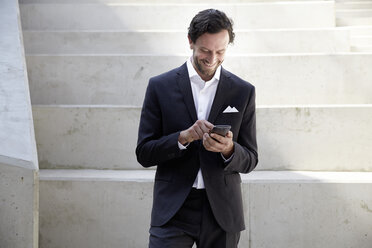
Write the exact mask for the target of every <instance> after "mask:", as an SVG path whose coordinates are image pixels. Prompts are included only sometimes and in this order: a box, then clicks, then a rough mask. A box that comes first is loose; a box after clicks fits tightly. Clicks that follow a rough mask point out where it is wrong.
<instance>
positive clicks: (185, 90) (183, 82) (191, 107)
mask: <svg viewBox="0 0 372 248" xmlns="http://www.w3.org/2000/svg"><path fill="white" fill-rule="evenodd" d="M177 74H178V78H177V83H178V86H179V87H180V89H181V93H182V95H183V100H184V101H185V104H186V106H187V109H188V111H189V114H190V116H191V119H192V121H193V122H196V121H197V119H198V117H197V115H196V110H195V103H194V98H193V96H192V90H191V84H190V78H189V73H188V72H187V67H186V63H185V64H183V65H182V66H181V67H180V69H179V70H178V72H177Z"/></svg>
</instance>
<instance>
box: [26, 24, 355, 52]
mask: <svg viewBox="0 0 372 248" xmlns="http://www.w3.org/2000/svg"><path fill="white" fill-rule="evenodd" d="M235 34H236V36H235V42H234V45H232V46H231V47H230V48H229V52H230V53H303V52H309V53H313V52H315V53H316V52H323V53H334V52H349V51H350V44H349V31H348V30H346V29H334V28H333V29H275V30H246V31H237V32H236V33H235ZM23 39H24V44H25V51H26V54H82V53H83V54H118V53H126V54H144V53H146V54H162V53H164V52H166V53H171V54H179V53H188V52H189V51H190V48H189V45H188V40H187V32H184V31H183V30H182V31H165V30H164V31H104V32H103V31H99V32H98V31H97V32H96V31H24V32H23ZM170 41H171V44H170Z"/></svg>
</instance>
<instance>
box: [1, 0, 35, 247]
mask: <svg viewBox="0 0 372 248" xmlns="http://www.w3.org/2000/svg"><path fill="white" fill-rule="evenodd" d="M0 223H1V225H0V247H4V248H8V247H11V248H25V247H27V248H28V247H33V248H36V247H38V162H37V152H36V142H35V135H34V127H33V120H32V112H31V102H30V94H29V88H28V80H27V72H26V65H25V56H24V48H23V41H22V31H21V27H20V16H19V6H18V1H17V0H2V1H1V2H0Z"/></svg>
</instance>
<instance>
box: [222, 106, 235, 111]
mask: <svg viewBox="0 0 372 248" xmlns="http://www.w3.org/2000/svg"><path fill="white" fill-rule="evenodd" d="M238 112H239V111H238V110H237V109H236V108H235V107H230V106H228V107H227V108H226V109H225V110H224V111H223V112H222V113H238Z"/></svg>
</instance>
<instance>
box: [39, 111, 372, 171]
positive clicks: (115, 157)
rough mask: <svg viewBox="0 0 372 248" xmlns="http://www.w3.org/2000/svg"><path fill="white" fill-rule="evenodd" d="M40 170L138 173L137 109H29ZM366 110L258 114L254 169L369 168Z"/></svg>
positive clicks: (371, 115) (370, 118) (369, 116)
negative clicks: (127, 171) (33, 125)
mask: <svg viewBox="0 0 372 248" xmlns="http://www.w3.org/2000/svg"><path fill="white" fill-rule="evenodd" d="M33 110H34V116H35V129H36V134H37V144H38V152H39V159H40V168H44V169H52V168H60V169H68V168H69V169H139V168H141V166H140V165H139V164H138V163H137V162H136V157H135V154H134V151H135V147H136V142H137V132H138V124H139V117H140V110H141V109H140V108H139V107H125V106H107V105H105V106H82V105H81V106H73V105H68V106H59V105H57V106H41V105H39V106H34V107H33ZM371 123H372V105H335V106H332V105H320V106H316V105H315V106H309V105H306V106H283V105H282V106H263V107H258V109H257V139H258V146H259V157H260V158H259V166H258V167H257V169H258V170H309V171H322V170H323V171H372V163H371V161H372V153H370V151H371V150H372V143H371V140H372V133H371V132H370V131H369V130H370V127H371Z"/></svg>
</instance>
